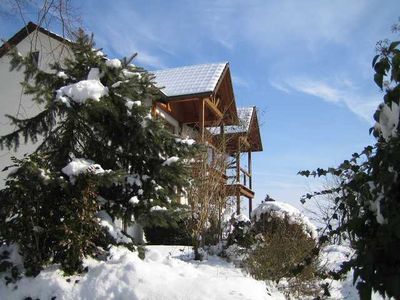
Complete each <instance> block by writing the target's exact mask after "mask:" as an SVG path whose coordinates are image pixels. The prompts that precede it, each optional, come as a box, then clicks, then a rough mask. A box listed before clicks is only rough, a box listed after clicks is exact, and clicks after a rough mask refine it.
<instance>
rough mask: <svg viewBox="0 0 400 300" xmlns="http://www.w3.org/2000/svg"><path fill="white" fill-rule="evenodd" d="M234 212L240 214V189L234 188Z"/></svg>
mask: <svg viewBox="0 0 400 300" xmlns="http://www.w3.org/2000/svg"><path fill="white" fill-rule="evenodd" d="M236 214H237V215H240V189H239V188H237V189H236Z"/></svg>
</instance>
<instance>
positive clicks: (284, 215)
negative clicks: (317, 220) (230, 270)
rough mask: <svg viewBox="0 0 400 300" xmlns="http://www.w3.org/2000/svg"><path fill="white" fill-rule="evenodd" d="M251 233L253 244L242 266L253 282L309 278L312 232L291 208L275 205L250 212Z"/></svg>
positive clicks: (261, 205) (310, 227) (313, 252)
mask: <svg viewBox="0 0 400 300" xmlns="http://www.w3.org/2000/svg"><path fill="white" fill-rule="evenodd" d="M252 231H253V234H254V238H255V243H254V244H253V245H252V246H251V248H250V249H249V252H248V257H247V259H246V261H245V265H246V268H247V269H248V270H249V272H250V274H252V275H253V276H254V277H255V278H257V279H264V280H275V281H279V280H280V279H282V278H284V277H286V278H290V277H296V276H305V275H306V273H310V274H308V275H307V276H306V277H308V276H310V278H311V277H312V276H313V274H312V273H313V272H312V268H313V263H314V262H315V257H316V252H315V250H316V235H315V228H314V226H312V224H311V223H310V222H309V221H308V219H307V218H306V217H305V216H302V215H301V214H300V212H298V211H297V210H296V209H295V208H294V207H292V206H290V205H288V204H286V203H281V202H277V201H274V202H265V203H262V204H260V206H259V207H257V208H256V209H255V210H254V211H253V212H252ZM310 270H311V271H310ZM310 278H308V279H310ZM303 279H304V278H303Z"/></svg>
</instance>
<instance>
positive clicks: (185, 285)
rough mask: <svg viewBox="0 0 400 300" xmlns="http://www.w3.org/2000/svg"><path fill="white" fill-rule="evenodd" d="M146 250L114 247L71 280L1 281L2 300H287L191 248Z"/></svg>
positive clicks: (54, 275) (50, 276)
mask: <svg viewBox="0 0 400 300" xmlns="http://www.w3.org/2000/svg"><path fill="white" fill-rule="evenodd" d="M147 249H148V252H147V253H146V259H145V260H140V259H139V258H138V257H137V253H132V252H129V251H127V250H125V249H124V248H113V249H112V256H111V258H110V259H109V260H108V261H107V262H98V261H95V260H93V259H88V260H86V264H87V265H88V266H89V272H88V273H87V274H86V275H85V276H83V277H80V276H73V277H69V279H70V280H69V282H67V278H65V277H62V276H61V273H60V271H59V270H58V269H56V268H54V267H53V268H49V269H46V270H45V271H43V272H41V274H40V275H39V276H38V277H36V278H34V279H32V278H23V279H22V280H21V281H20V282H19V283H18V289H16V290H13V289H12V286H9V287H8V288H6V287H5V286H4V283H3V282H1V283H0V299H23V298H24V297H27V296H30V297H32V298H33V299H35V298H40V299H51V298H52V297H54V296H56V297H57V298H56V299H57V300H59V299H127V300H128V299H129V300H134V299H140V300H142V299H149V300H150V299H154V300H156V299H157V300H158V299H163V300H164V299H165V300H170V299H171V300H172V299H174V300H176V299H182V300H186V299H191V300H196V299H207V300H209V299H210V300H211V299H233V300H235V299H238V300H239V299H240V300H244V299H249V300H257V299H284V297H283V295H282V294H281V293H279V292H277V291H276V290H274V289H273V288H271V287H268V286H267V285H266V284H265V283H264V282H261V281H257V280H254V279H253V278H251V277H249V276H247V275H245V274H243V273H242V272H241V270H240V269H237V268H235V267H234V266H233V265H232V264H229V263H227V262H225V261H224V260H222V259H220V258H218V257H215V256H210V257H208V259H207V260H205V261H203V262H196V261H193V260H190V256H189V255H190V253H191V250H190V249H189V248H188V247H183V246H148V247H147ZM76 281H78V282H76Z"/></svg>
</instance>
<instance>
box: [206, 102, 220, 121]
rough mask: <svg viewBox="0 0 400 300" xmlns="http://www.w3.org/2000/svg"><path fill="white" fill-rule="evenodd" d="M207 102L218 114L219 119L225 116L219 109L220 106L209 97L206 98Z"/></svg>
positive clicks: (212, 110)
mask: <svg viewBox="0 0 400 300" xmlns="http://www.w3.org/2000/svg"><path fill="white" fill-rule="evenodd" d="M205 103H206V105H207V106H208V108H209V109H210V110H211V112H212V113H213V114H214V115H216V116H217V117H218V118H219V119H222V118H223V116H224V115H223V113H222V112H221V111H220V110H219V109H218V107H217V106H216V105H215V104H214V103H212V102H211V100H210V99H209V98H206V99H205Z"/></svg>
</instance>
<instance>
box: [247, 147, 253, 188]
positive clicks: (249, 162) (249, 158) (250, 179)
mask: <svg viewBox="0 0 400 300" xmlns="http://www.w3.org/2000/svg"><path fill="white" fill-rule="evenodd" d="M247 164H248V166H249V174H250V175H249V187H250V189H251V190H252V189H253V186H252V181H253V180H252V177H253V174H252V173H251V169H252V168H251V151H249V152H248V156H247Z"/></svg>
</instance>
